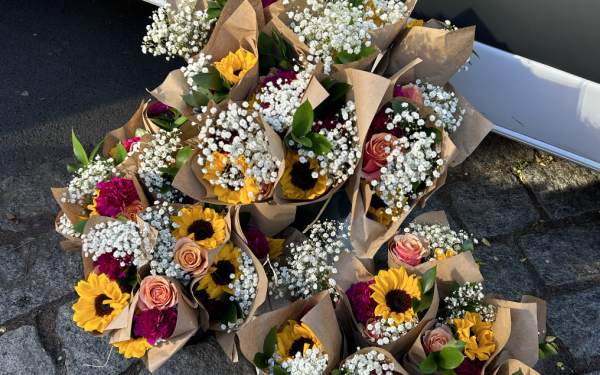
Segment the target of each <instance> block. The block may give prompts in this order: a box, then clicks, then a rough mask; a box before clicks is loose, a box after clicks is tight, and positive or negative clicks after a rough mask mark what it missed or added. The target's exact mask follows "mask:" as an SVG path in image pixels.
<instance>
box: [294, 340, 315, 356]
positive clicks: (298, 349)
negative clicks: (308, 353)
mask: <svg viewBox="0 0 600 375" xmlns="http://www.w3.org/2000/svg"><path fill="white" fill-rule="evenodd" d="M304 344H308V345H310V346H313V345H314V342H313V340H311V339H307V338H305V337H301V338H299V339H298V340H296V341H294V343H293V344H292V347H291V348H290V357H294V356H295V355H296V353H300V355H302V354H304Z"/></svg>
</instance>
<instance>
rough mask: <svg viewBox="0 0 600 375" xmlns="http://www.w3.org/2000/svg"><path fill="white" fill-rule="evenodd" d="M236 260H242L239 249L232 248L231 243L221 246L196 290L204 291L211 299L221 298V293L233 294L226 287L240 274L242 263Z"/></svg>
mask: <svg viewBox="0 0 600 375" xmlns="http://www.w3.org/2000/svg"><path fill="white" fill-rule="evenodd" d="M238 259H240V260H241V259H242V253H241V252H240V249H239V248H237V247H234V246H233V242H229V243H228V244H227V245H225V246H223V249H221V251H220V252H219V255H217V257H216V258H215V260H214V262H213V264H212V265H211V266H210V268H209V269H208V272H207V273H206V275H204V277H203V278H202V279H200V282H199V283H198V287H197V288H196V290H202V289H204V290H205V291H206V293H208V296H209V297H210V298H212V299H219V298H221V294H223V292H227V293H230V294H233V292H232V291H231V289H230V288H229V286H228V285H229V284H232V283H234V282H235V280H237V279H238V277H240V275H241V274H242V273H241V272H240V266H241V265H242V263H240V262H239V261H238ZM232 275H233V276H234V277H233V278H232V277H231V276H232Z"/></svg>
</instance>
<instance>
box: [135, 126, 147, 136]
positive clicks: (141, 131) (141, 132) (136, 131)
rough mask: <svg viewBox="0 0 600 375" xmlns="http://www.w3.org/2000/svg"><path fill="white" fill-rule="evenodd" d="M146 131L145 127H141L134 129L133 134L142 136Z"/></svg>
mask: <svg viewBox="0 0 600 375" xmlns="http://www.w3.org/2000/svg"><path fill="white" fill-rule="evenodd" d="M146 133H148V132H147V131H146V130H145V129H142V128H137V129H135V136H136V137H141V136H143V135H144V134H146Z"/></svg>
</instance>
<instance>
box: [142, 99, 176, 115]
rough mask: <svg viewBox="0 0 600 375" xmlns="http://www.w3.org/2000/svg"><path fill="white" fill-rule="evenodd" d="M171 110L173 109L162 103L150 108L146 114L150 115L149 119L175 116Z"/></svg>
mask: <svg viewBox="0 0 600 375" xmlns="http://www.w3.org/2000/svg"><path fill="white" fill-rule="evenodd" d="M170 109H171V107H169V106H168V105H166V104H164V103H161V102H156V103H154V104H152V105H150V107H148V111H147V112H146V113H147V114H148V117H154V116H173V112H171V110H170Z"/></svg>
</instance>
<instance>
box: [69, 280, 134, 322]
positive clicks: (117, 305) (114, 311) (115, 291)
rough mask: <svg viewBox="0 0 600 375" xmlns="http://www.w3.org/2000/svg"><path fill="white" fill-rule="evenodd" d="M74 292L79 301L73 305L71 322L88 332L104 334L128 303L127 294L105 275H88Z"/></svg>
mask: <svg viewBox="0 0 600 375" xmlns="http://www.w3.org/2000/svg"><path fill="white" fill-rule="evenodd" d="M75 290H76V291H77V294H79V301H77V303H76V304H74V305H73V310H75V315H73V320H74V321H75V322H77V326H79V327H81V328H83V329H85V330H86V331H88V332H92V331H98V332H104V329H105V328H106V326H107V325H108V324H109V323H110V322H112V321H113V319H114V318H116V317H117V315H119V313H120V312H121V311H122V310H123V309H124V308H125V307H126V306H127V304H128V303H129V294H127V293H123V292H121V288H119V283H117V282H116V281H110V280H109V278H108V276H106V275H105V274H100V276H98V275H96V274H95V273H93V272H92V273H90V275H89V276H88V279H87V281H85V280H81V281H80V282H79V284H77V286H76V287H75Z"/></svg>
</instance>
